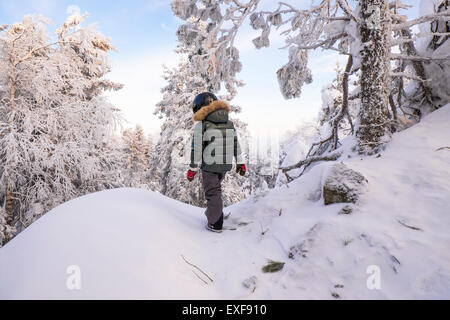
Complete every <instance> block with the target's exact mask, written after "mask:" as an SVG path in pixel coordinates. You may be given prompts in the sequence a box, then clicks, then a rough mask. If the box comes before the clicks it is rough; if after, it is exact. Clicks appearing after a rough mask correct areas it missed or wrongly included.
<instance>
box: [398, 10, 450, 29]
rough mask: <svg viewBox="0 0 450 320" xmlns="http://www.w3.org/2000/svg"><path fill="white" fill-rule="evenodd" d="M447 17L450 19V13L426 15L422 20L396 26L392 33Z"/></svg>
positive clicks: (418, 19)
mask: <svg viewBox="0 0 450 320" xmlns="http://www.w3.org/2000/svg"><path fill="white" fill-rule="evenodd" d="M445 17H450V11H449V12H441V13H433V14H427V15H424V16H422V17H420V18H417V19H413V20H410V21H407V22H404V23H401V24H396V25H393V26H392V31H397V30H404V29H409V28H411V27H412V26H415V25H417V24H421V23H425V22H429V21H432V20H436V19H438V18H445Z"/></svg>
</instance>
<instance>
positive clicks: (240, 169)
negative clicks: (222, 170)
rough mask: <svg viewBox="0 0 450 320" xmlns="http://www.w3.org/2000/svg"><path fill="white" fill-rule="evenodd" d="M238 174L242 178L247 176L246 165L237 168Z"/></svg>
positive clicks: (239, 165)
mask: <svg viewBox="0 0 450 320" xmlns="http://www.w3.org/2000/svg"><path fill="white" fill-rule="evenodd" d="M236 172H237V173H239V174H240V175H241V176H245V173H246V172H247V167H246V166H245V164H238V165H237V166H236Z"/></svg>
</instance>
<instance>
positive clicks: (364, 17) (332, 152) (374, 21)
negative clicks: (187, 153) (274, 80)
mask: <svg viewBox="0 0 450 320" xmlns="http://www.w3.org/2000/svg"><path fill="white" fill-rule="evenodd" d="M433 1H434V0H433ZM443 1H444V0H443ZM260 2H261V1H259V0H248V1H202V0H184V1H182V0H179V1H173V3H172V9H173V11H174V13H175V14H176V15H177V16H178V17H180V18H181V19H182V20H184V21H185V23H184V24H183V25H182V26H181V27H180V29H179V30H178V38H179V40H180V42H183V43H186V44H187V45H188V46H190V47H191V48H192V50H191V51H190V54H189V58H190V61H191V63H192V64H193V66H194V68H196V69H198V70H201V72H200V73H201V75H203V76H205V77H206V79H207V82H208V85H209V87H211V88H215V89H217V88H219V86H218V84H220V83H221V82H225V83H227V84H228V87H229V86H230V83H232V82H230V81H228V82H226V80H227V79H235V78H234V76H235V75H236V73H237V72H239V70H240V68H241V65H240V62H239V57H238V55H237V54H235V53H237V51H236V50H235V49H236V48H235V47H234V45H233V44H234V39H235V37H236V34H237V32H238V30H239V28H240V27H241V26H242V24H243V23H244V21H245V20H246V19H247V18H248V21H249V23H250V25H251V26H252V27H253V28H254V29H255V30H260V32H261V34H260V36H258V37H257V38H256V39H254V40H253V44H254V45H255V47H256V48H258V49H259V48H263V47H268V46H270V39H269V36H270V34H271V32H272V31H273V30H274V29H276V30H278V31H279V32H280V34H281V35H282V36H284V37H285V42H286V46H285V48H286V49H288V52H289V55H288V56H289V60H288V63H287V64H286V65H284V66H283V67H281V68H280V69H279V70H278V72H277V77H278V81H279V85H280V89H281V92H282V94H283V96H284V97H285V98H287V99H290V98H296V97H299V96H300V94H301V90H302V87H303V85H304V84H305V83H306V84H307V83H311V81H312V73H311V71H310V70H309V68H308V55H309V52H310V51H311V50H315V49H319V48H320V49H324V50H333V51H336V52H337V53H339V54H342V55H345V56H347V57H348V60H347V65H346V68H345V71H344V74H343V77H342V85H341V87H342V102H341V103H338V104H336V105H335V109H336V108H337V109H336V112H335V113H334V117H332V118H330V119H329V121H328V125H329V128H330V130H329V133H328V134H327V135H325V136H324V137H323V138H322V139H321V140H319V141H317V142H315V143H313V144H312V147H311V150H310V152H308V153H307V155H306V158H305V159H303V160H301V161H299V162H298V163H296V164H293V165H291V166H287V167H284V168H283V171H284V173H286V174H287V173H288V172H289V171H291V170H295V169H298V168H303V169H305V168H307V167H308V166H309V165H311V164H312V163H315V162H317V161H327V160H328V161H329V160H336V159H338V158H339V157H340V156H341V155H342V152H343V150H342V148H340V147H341V143H340V137H339V128H340V127H341V122H343V121H348V122H349V123H350V124H351V126H352V132H353V133H354V135H355V136H356V138H357V139H356V141H357V145H356V146H355V150H357V151H358V152H359V153H362V154H374V153H377V152H380V151H381V150H382V148H383V147H384V145H385V144H386V143H387V142H388V141H389V140H390V136H391V133H392V132H393V131H395V130H397V129H398V128H400V127H401V126H400V125H399V121H398V116H397V115H398V112H399V110H401V111H402V112H404V113H405V110H404V109H403V108H402V106H401V103H405V102H403V101H405V100H406V101H407V102H409V107H412V106H413V105H415V106H416V107H415V108H418V109H420V110H418V111H416V113H417V114H418V117H420V116H421V115H422V111H421V110H422V109H428V110H433V109H436V108H438V107H439V106H441V105H442V104H444V102H445V101H446V100H447V98H446V97H447V93H446V90H445V88H448V86H446V84H445V83H444V84H443V85H442V87H444V90H433V88H432V87H433V85H430V84H429V83H428V82H429V80H430V78H429V76H430V75H429V74H427V73H428V72H427V66H426V63H427V62H435V64H434V65H433V66H434V68H438V67H440V68H441V70H443V71H444V72H445V70H446V69H445V68H444V66H443V63H442V62H443V61H444V60H447V59H448V56H443V55H442V56H439V57H436V55H437V53H435V52H431V53H429V54H428V55H429V56H427V54H424V53H421V52H419V51H420V50H419V51H418V50H416V49H415V48H414V42H415V41H416V38H415V37H413V36H411V28H412V27H414V26H416V25H423V24H428V23H432V24H435V23H436V21H438V22H439V21H440V23H441V25H442V23H445V28H446V25H447V23H448V17H449V16H450V12H449V11H448V10H447V9H446V7H445V5H438V9H436V10H435V11H436V12H433V13H431V14H426V13H424V14H422V15H421V16H420V17H419V18H417V19H412V20H408V19H407V16H405V15H401V14H400V13H399V10H405V9H408V8H409V7H408V6H407V5H405V4H403V3H402V2H401V1H400V0H393V1H389V0H361V1H358V2H357V3H355V4H353V5H351V4H350V3H349V2H348V1H347V0H313V1H312V4H311V6H310V7H309V8H308V9H301V8H299V7H298V4H295V3H294V2H290V1H285V2H280V3H279V5H278V6H277V7H276V8H274V9H272V10H265V11H264V10H260V11H258V10H257V6H258V4H260ZM439 7H440V9H439ZM439 10H440V12H438V11H439ZM438 29H439V28H438ZM439 30H440V29H439ZM441 31H442V30H441ZM444 31H445V30H444ZM418 36H419V35H417V37H418ZM438 36H440V37H441V38H440V39H438V40H437V41H435V40H436V39H437V38H436V37H438ZM447 36H448V34H447V33H445V32H444V33H442V32H438V33H434V34H433V39H434V40H433V42H432V43H430V45H431V46H432V47H433V51H436V50H437V46H433V43H436V44H438V45H439V46H442V43H443V42H445V41H446V39H447ZM443 48H444V49H442V50H443V51H442V54H444V52H445V48H446V46H443ZM395 49H400V53H395V51H396V50H395ZM430 55H434V56H430ZM391 62H398V65H397V66H396V68H393V66H394V65H395V64H392V63H391ZM438 62H441V63H438ZM424 63H425V64H424ZM408 66H409V67H408ZM399 68H400V69H399ZM430 69H431V70H432V68H430ZM408 71H409V72H408ZM211 75H212V76H211ZM352 75H355V76H357V77H358V86H359V88H358V90H357V93H356V94H355V95H354V97H353V98H352V94H351V93H350V92H349V79H350V77H351V76H352ZM443 78H444V79H445V76H443ZM404 79H406V80H407V81H406V82H408V83H412V84H414V85H415V88H416V89H417V90H418V91H417V90H416V92H415V93H412V94H410V93H408V92H406V94H405V92H404V91H406V90H404V88H403V85H404ZM393 80H394V81H393ZM441 83H443V82H441ZM447 83H448V82H447ZM228 87H227V89H228ZM393 87H397V88H398V89H397V96H398V98H397V101H395V99H394V97H393V95H394V94H395V90H394V89H393ZM438 91H440V92H439V93H438ZM353 100H354V103H357V104H358V105H359V109H358V110H359V111H358V114H357V116H356V118H355V119H354V122H353V121H352V119H351V115H350V111H349V104H350V102H349V101H353ZM417 105H419V107H417ZM353 124H354V126H353Z"/></svg>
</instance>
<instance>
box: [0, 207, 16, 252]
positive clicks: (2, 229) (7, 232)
mask: <svg viewBox="0 0 450 320" xmlns="http://www.w3.org/2000/svg"><path fill="white" fill-rule="evenodd" d="M8 218H9V216H8V214H7V213H6V211H5V210H4V209H3V208H2V207H0V248H1V247H2V246H4V245H5V244H6V243H7V242H8V241H9V240H10V239H11V238H12V237H13V236H14V233H15V231H16V230H15V228H14V227H12V226H11V221H8Z"/></svg>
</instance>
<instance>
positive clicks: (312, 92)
mask: <svg viewBox="0 0 450 320" xmlns="http://www.w3.org/2000/svg"><path fill="white" fill-rule="evenodd" d="M277 2H278V1H275V0H263V2H262V4H261V6H260V8H263V9H265V8H272V7H274V6H276V3H277ZM295 2H297V3H298V4H300V5H303V6H304V5H308V4H309V3H310V0H296V1H295ZM404 2H406V3H410V4H415V5H416V7H417V4H418V2H419V0H406V1H404ZM72 10H80V11H81V12H82V13H84V12H88V13H89V14H90V16H89V18H88V19H87V21H86V22H85V23H86V24H96V26H97V28H98V30H100V31H101V32H102V33H103V34H105V35H106V36H108V37H110V38H112V42H113V44H114V46H116V47H117V49H118V51H119V52H118V53H112V54H111V62H112V66H113V71H112V72H111V74H110V76H109V77H110V78H111V79H113V80H115V81H118V82H121V83H124V84H125V88H124V89H123V90H121V91H120V92H118V93H114V94H111V95H110V100H111V101H112V102H113V103H114V104H116V105H117V106H118V107H119V108H121V109H122V111H123V115H124V117H125V119H127V121H128V123H127V126H134V125H135V124H136V123H139V124H141V125H143V127H144V128H145V130H146V131H147V132H151V133H156V132H157V131H158V130H159V126H160V124H161V120H159V119H158V118H157V117H156V116H154V115H153V110H154V106H155V104H156V103H157V102H158V101H159V100H160V99H161V94H160V88H161V87H162V86H164V81H163V80H162V79H161V71H162V68H161V66H162V64H166V65H168V66H174V65H175V64H176V63H177V61H178V57H177V56H176V55H175V54H174V52H173V49H174V48H175V47H176V37H175V32H176V29H177V27H178V26H179V24H180V21H179V20H178V19H176V18H175V17H174V16H173V14H172V12H171V10H170V0H128V1H124V0H118V1H111V0H109V1H106V0H96V1H92V0H91V1H87V0H81V1H80V0H69V1H66V0H0V24H10V23H13V22H16V21H20V20H22V18H23V16H24V15H25V14H28V13H31V14H33V13H39V14H42V15H44V16H45V17H48V18H50V19H51V20H52V21H53V23H54V25H52V26H49V30H50V31H53V30H54V29H55V28H56V27H57V26H59V25H60V24H61V23H62V22H63V21H64V20H65V18H66V17H67V14H68V13H70V12H71V11H72ZM411 15H412V16H415V15H416V10H413V11H412V13H411ZM257 36H258V32H255V31H253V30H251V29H250V28H249V27H247V26H246V27H245V28H243V29H242V30H241V32H240V34H239V35H238V38H237V41H236V46H237V47H238V49H239V50H240V52H241V60H242V63H243V66H244V68H243V71H242V72H241V74H240V75H239V77H240V78H241V79H242V80H244V82H246V84H247V85H246V86H245V87H243V88H241V89H240V90H239V94H238V96H237V97H236V99H235V101H234V103H235V104H238V105H241V106H242V108H243V112H242V114H241V115H240V117H241V118H242V120H244V121H246V122H247V123H249V128H250V129H251V131H252V132H254V133H258V132H264V133H265V134H267V133H268V131H272V132H280V133H281V132H284V131H286V130H288V129H294V128H295V127H296V125H297V124H299V123H300V122H302V121H307V120H311V119H313V118H314V117H315V116H316V115H317V113H318V111H319V108H320V106H321V94H320V91H321V89H322V87H323V86H324V85H326V84H327V83H329V82H330V81H331V80H332V79H333V77H334V75H335V73H334V68H335V66H336V62H337V61H338V60H339V61H340V63H341V66H344V64H345V58H343V57H338V55H337V54H335V53H334V52H320V51H317V52H314V53H313V54H311V58H310V64H309V66H310V68H311V69H312V71H313V77H314V82H313V83H312V84H310V85H306V86H304V88H303V91H302V92H303V94H302V97H301V98H299V99H293V100H288V101H287V100H284V99H283V97H282V96H281V94H280V92H279V88H278V83H277V80H276V71H277V70H278V68H280V67H281V66H282V65H284V64H285V63H286V62H287V55H288V53H287V51H286V50H280V49H279V48H280V47H282V45H283V42H282V39H281V38H280V37H279V36H277V35H276V34H274V35H273V36H272V38H271V41H272V43H273V45H272V46H271V48H266V49H262V50H256V49H254V48H253V45H252V44H251V40H252V39H253V38H255V37H257Z"/></svg>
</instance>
